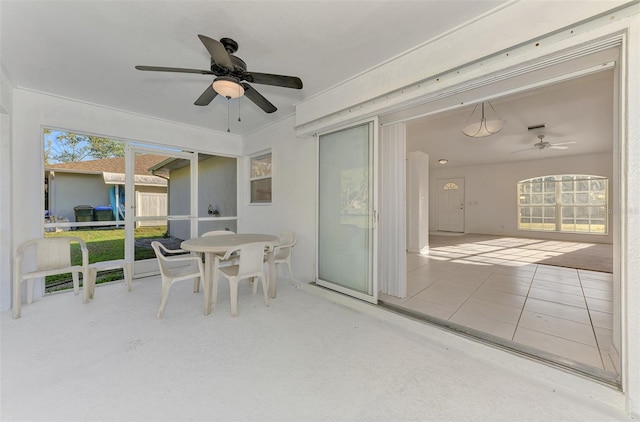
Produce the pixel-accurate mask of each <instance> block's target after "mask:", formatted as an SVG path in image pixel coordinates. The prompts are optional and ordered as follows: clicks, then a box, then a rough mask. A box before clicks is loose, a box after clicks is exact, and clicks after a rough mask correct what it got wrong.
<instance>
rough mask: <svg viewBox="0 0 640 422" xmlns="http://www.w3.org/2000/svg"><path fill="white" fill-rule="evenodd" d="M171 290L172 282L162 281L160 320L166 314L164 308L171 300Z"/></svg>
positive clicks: (159, 308)
mask: <svg viewBox="0 0 640 422" xmlns="http://www.w3.org/2000/svg"><path fill="white" fill-rule="evenodd" d="M170 288H171V282H170V281H165V280H162V298H161V299H160V306H159V307H158V318H162V315H163V314H164V307H165V306H166V305H167V299H169V289H170Z"/></svg>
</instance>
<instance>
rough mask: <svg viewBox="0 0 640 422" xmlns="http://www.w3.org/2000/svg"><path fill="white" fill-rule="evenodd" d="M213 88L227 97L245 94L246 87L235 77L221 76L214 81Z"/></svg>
mask: <svg viewBox="0 0 640 422" xmlns="http://www.w3.org/2000/svg"><path fill="white" fill-rule="evenodd" d="M212 86H213V89H214V91H216V92H217V93H218V94H220V95H222V96H223V97H226V98H239V97H242V96H243V95H244V88H243V87H242V85H240V84H239V83H238V81H236V80H235V79H233V78H229V77H226V76H220V77H218V78H216V80H215V81H213V85H212Z"/></svg>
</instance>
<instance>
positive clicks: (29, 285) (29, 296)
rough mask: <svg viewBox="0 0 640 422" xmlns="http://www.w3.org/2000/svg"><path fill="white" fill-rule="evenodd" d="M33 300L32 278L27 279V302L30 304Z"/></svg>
mask: <svg viewBox="0 0 640 422" xmlns="http://www.w3.org/2000/svg"><path fill="white" fill-rule="evenodd" d="M32 302H33V279H32V278H30V279H28V280H27V303H28V304H29V305H31V303H32Z"/></svg>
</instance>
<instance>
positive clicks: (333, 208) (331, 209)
mask: <svg viewBox="0 0 640 422" xmlns="http://www.w3.org/2000/svg"><path fill="white" fill-rule="evenodd" d="M376 145H377V123H376V122H375V121H368V122H365V123H362V124H358V125H355V126H352V127H349V128H347V129H343V130H339V131H335V132H331V133H327V134H322V135H320V137H319V141H318V222H317V230H318V234H317V238H318V256H317V266H316V268H317V277H316V278H317V283H318V284H319V285H321V286H325V287H328V288H331V289H333V290H336V291H339V292H342V293H345V294H348V295H351V296H354V297H357V298H359V299H363V300H366V301H369V302H372V303H376V302H377V300H378V286H377V266H376V261H375V259H374V257H375V256H376V253H377V252H376V249H377V242H376V239H377V235H376V189H377V183H376V176H377V175H376V155H377V152H376Z"/></svg>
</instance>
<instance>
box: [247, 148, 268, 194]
mask: <svg viewBox="0 0 640 422" xmlns="http://www.w3.org/2000/svg"><path fill="white" fill-rule="evenodd" d="M265 158H270V159H271V166H270V171H269V174H268V175H264V176H253V162H254V161H255V160H262V159H265ZM248 172H249V187H248V188H249V189H248V196H249V198H248V199H249V205H271V204H272V203H273V153H272V152H271V150H268V151H261V152H259V153H256V154H254V155H251V156H249V169H248ZM260 180H269V186H270V188H271V197H270V199H269V200H263V201H255V200H254V198H253V186H252V185H253V182H256V181H260Z"/></svg>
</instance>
